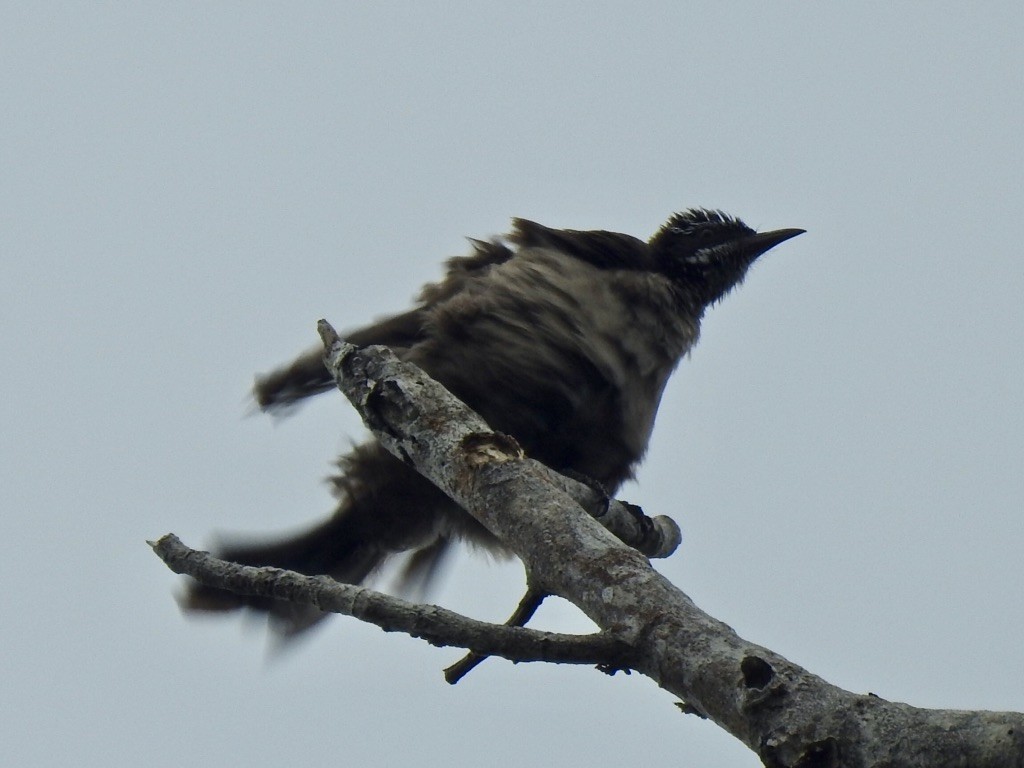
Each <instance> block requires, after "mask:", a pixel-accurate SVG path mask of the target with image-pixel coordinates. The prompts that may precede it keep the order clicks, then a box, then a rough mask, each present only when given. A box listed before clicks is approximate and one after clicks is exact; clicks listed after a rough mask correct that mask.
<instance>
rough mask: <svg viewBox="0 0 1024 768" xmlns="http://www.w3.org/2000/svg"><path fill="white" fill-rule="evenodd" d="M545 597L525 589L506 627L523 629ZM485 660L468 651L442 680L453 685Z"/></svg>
mask: <svg viewBox="0 0 1024 768" xmlns="http://www.w3.org/2000/svg"><path fill="white" fill-rule="evenodd" d="M545 597H547V594H546V593H545V592H541V591H540V590H536V589H533V588H527V590H526V594H525V595H523V599H522V600H520V601H519V605H518V606H516V610H515V612H514V613H513V614H512V615H511V616H509V618H508V621H506V622H505V626H506V627H525V626H526V623H527V622H528V621H529V620H530V619H532V618H533V614H534V613H536V612H537V609H538V608H540V604H541V603H543V602H544V598H545ZM486 658H487V654H484V653H477V652H476V651H470V652H469V653H467V654H466V655H465V656H463V657H462V658H461V659H460V660H459V661H457V662H455V663H454V664H452V665H451V666H450V667H448V668H447V669H446V670H445V671H444V679H445V681H447V682H448V683H449V684H450V685H455V684H456V683H457V682H459V680H461V679H462V678H464V677H465V676H466V675H468V674H469V673H470V672H472V671H473V669H474V668H476V666H477V664H479V663H480V662H482V661H483V660H484V659H486Z"/></svg>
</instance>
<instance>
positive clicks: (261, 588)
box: [149, 533, 630, 665]
mask: <svg viewBox="0 0 1024 768" xmlns="http://www.w3.org/2000/svg"><path fill="white" fill-rule="evenodd" d="M149 544H150V546H151V547H152V548H153V551H154V552H156V554H157V555H158V556H159V557H160V559H161V560H163V561H164V562H165V563H166V564H167V566H168V567H169V568H170V569H171V570H172V571H174V572H175V573H180V574H184V575H186V576H191V577H192V578H194V579H195V580H196V581H199V582H200V583H202V584H207V585H209V586H211V587H218V588H221V589H228V590H230V591H232V592H236V593H238V594H243V595H260V596H263V597H273V598H276V599H279V600H290V601H292V602H295V603H300V604H304V605H313V606H316V607H317V608H319V609H320V610H322V611H329V612H331V613H341V614H344V615H347V616H352V617H354V618H356V619H360V620H361V621H366V622H369V623H371V624H375V625H377V626H378V627H380V628H381V629H383V630H384V631H385V632H404V633H406V634H408V635H411V636H412V637H417V638H420V639H422V640H426V641H427V642H428V643H430V644H431V645H436V646H440V647H444V646H456V647H459V648H469V649H472V650H474V651H476V652H478V653H480V654H482V655H484V656H500V657H502V658H505V659H508V660H509V661H515V662H519V661H548V662H555V663H561V664H620V665H621V664H623V663H624V660H626V659H628V657H629V650H630V649H629V646H628V645H626V644H625V643H623V642H621V641H619V640H616V639H614V638H612V637H611V636H610V635H609V634H607V633H604V632H598V633H594V634H590V635H568V634H560V633H555V632H539V631H537V630H533V629H526V628H525V627H516V626H506V625H504V624H491V623H488V622H484V621H477V620H475V619H471V618H469V617H467V616H463V615H461V614H458V613H455V612H454V611H450V610H447V609H445V608H440V607H438V606H436V605H420V604H418V603H410V602H408V601H406V600H401V599H399V598H397V597H391V596H390V595H386V594H384V593H382V592H375V591H374V590H372V589H366V588H365V587H359V586H353V585H351V584H342V583H340V582H337V581H335V580H334V579H332V578H330V577H329V576H304V575H302V574H300V573H295V572H294V571H285V570H282V569H280V568H253V567H251V566H244V565H238V564H237V563H231V562H228V561H226V560H220V559H218V558H216V557H214V556H213V555H211V554H210V553H208V552H201V551H199V550H194V549H190V548H189V547H187V546H185V545H184V544H183V543H182V542H181V540H180V539H178V537H177V536H175V535H174V534H170V533H169V534H167V535H165V536H163V537H161V538H160V539H159V540H158V541H155V542H149Z"/></svg>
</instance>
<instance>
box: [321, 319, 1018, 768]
mask: <svg viewBox="0 0 1024 768" xmlns="http://www.w3.org/2000/svg"><path fill="white" fill-rule="evenodd" d="M320 333H321V338H323V340H324V343H325V346H326V347H327V354H326V356H325V360H326V362H327V365H328V368H329V369H330V370H331V371H332V373H333V374H334V375H335V378H336V380H337V382H338V386H339V388H340V389H341V390H342V391H343V392H344V393H345V394H346V395H347V396H348V397H349V399H350V400H351V401H352V403H353V405H355V407H356V409H357V410H358V411H359V412H360V414H361V415H362V416H363V419H364V421H365V422H366V423H367V425H368V426H369V427H370V429H371V430H373V432H374V434H375V435H376V436H377V437H378V439H379V440H380V441H381V442H382V443H383V444H384V445H385V447H387V448H388V450H390V451H391V452H392V453H394V454H395V455H396V456H399V457H400V458H402V459H404V460H405V461H407V462H409V463H411V464H412V465H413V466H415V467H416V469H417V470H418V471H419V472H420V473H421V474H423V475H425V476H426V477H429V478H430V479H431V480H432V481H433V482H434V483H435V484H436V485H437V486H438V487H439V488H441V489H442V490H444V491H445V492H446V493H447V494H448V495H449V496H451V497H452V498H453V499H455V500H456V501H457V502H458V503H459V504H461V505H462V506H463V507H464V508H465V509H466V510H467V511H469V512H470V514H472V515H473V516H474V517H476V518H477V519H478V520H480V521H481V523H483V524H484V525H485V526H486V527H487V528H488V529H489V530H491V531H492V532H493V533H494V534H495V535H496V536H498V537H499V538H500V539H501V540H502V542H503V543H504V544H505V545H506V546H508V547H509V548H511V549H512V550H513V551H514V552H515V553H516V554H517V555H519V557H520V558H521V559H522V560H523V562H524V563H525V564H526V567H527V571H528V573H529V577H530V584H531V586H532V587H534V588H537V589H542V590H545V591H549V592H551V593H553V594H558V595H561V596H562V597H565V598H566V599H568V600H570V601H571V602H573V603H575V604H576V605H577V606H578V607H579V608H580V609H582V610H583V612H584V613H586V614H587V616H589V617H590V618H591V619H592V620H593V621H594V622H595V623H596V624H597V625H598V626H599V627H601V628H602V629H604V630H605V631H607V632H609V633H611V634H613V635H614V636H615V637H617V638H619V639H620V640H622V641H624V642H626V643H628V644H629V645H631V646H632V647H633V651H634V654H635V655H634V656H633V661H632V664H631V666H633V668H634V669H637V670H639V671H641V672H642V673H644V674H646V675H647V676H649V677H651V678H652V679H653V680H655V681H656V682H657V683H658V684H659V685H660V686H661V687H663V688H665V689H666V690H668V691H671V692H672V693H674V694H676V695H677V696H679V697H680V699H682V700H683V701H684V702H685V706H686V708H687V711H690V712H694V713H697V714H700V715H701V716H703V717H707V718H709V719H711V720H713V721H714V722H716V723H717V724H718V725H720V726H721V727H722V728H724V729H725V730H727V731H728V732H729V733H731V734H733V735H734V736H735V737H736V738H738V739H740V740H741V741H742V742H743V743H744V744H746V745H748V746H749V747H750V748H751V749H752V750H754V751H755V752H756V753H757V754H758V755H759V756H760V757H761V759H762V760H763V761H764V763H765V765H768V766H771V768H782V766H794V768H795V767H796V766H821V768H828V767H831V766H880V765H887V766H908V767H909V766H921V767H922V768H924V767H925V766H927V767H928V768H941V767H942V766H953V765H956V766H962V765H970V766H972V767H973V768H1004V766H1007V765H1020V764H1024V715H1021V714H1017V713H1008V712H964V711H957V710H925V709H918V708H915V707H911V706H909V705H906V704H899V703H894V702H888V701H885V700H883V699H881V698H879V697H877V696H873V695H871V694H867V695H860V694H854V693H851V692H848V691H843V690H842V689H840V688H837V687H836V686H833V685H830V684H829V683H827V682H825V681H824V680H822V679H821V678H819V677H817V676H816V675H813V674H811V673H810V672H808V671H807V670H804V669H802V668H801V667H799V666H797V665H796V664H793V663H792V662H790V661H788V660H787V659H785V658H783V657H782V656H780V655H778V654H776V653H773V652H771V651H769V650H768V649H766V648H762V647H760V646H757V645H755V644H754V643H751V642H749V641H747V640H744V639H743V638H741V637H739V636H738V635H737V634H736V633H735V632H734V631H733V630H732V629H731V628H730V627H729V626H727V625H726V624H724V623H723V622H721V621H718V620H717V619H715V618H713V617H711V616H709V615H708V614H706V613H704V612H703V611H701V610H700V609H699V608H697V606H696V605H694V603H693V601H692V600H690V598H689V597H687V596H686V595H685V594H684V593H683V592H682V591H680V590H679V589H677V588H676V587H675V586H673V585H672V584H671V583H669V582H668V581H667V580H666V579H665V578H664V577H662V576H661V575H660V574H658V573H657V572H656V571H654V570H653V569H652V568H651V566H650V563H649V562H648V561H647V560H646V558H644V557H643V556H642V555H641V554H640V553H638V552H637V551H635V550H633V549H630V548H629V547H626V546H623V545H622V544H621V543H620V542H619V541H618V540H617V539H616V538H615V537H613V536H611V535H609V534H608V533H607V532H606V531H605V530H604V529H603V528H602V527H601V526H600V525H598V524H597V523H595V522H594V520H592V519H591V518H589V517H587V516H585V515H581V514H580V513H579V507H578V506H577V505H576V504H575V503H574V502H573V501H572V500H571V499H570V498H568V497H567V495H566V494H565V493H564V491H563V490H562V489H561V488H560V487H559V486H558V485H557V484H556V483H553V482H551V473H550V471H548V470H546V468H543V467H541V466H540V465H538V464H537V463H536V462H531V461H529V460H527V459H525V458H524V457H523V455H522V452H521V451H520V450H519V449H518V446H517V445H516V444H515V442H514V441H513V440H511V438H508V437H505V436H503V435H499V434H496V433H494V432H491V431H490V430H489V429H488V428H487V425H486V424H484V423H483V421H482V420H481V419H480V418H479V417H478V416H477V415H476V414H474V413H473V412H472V411H470V410H468V409H467V408H466V407H465V406H463V405H462V404H461V403H460V402H459V401H458V400H456V399H455V398H454V397H453V396H452V395H451V394H450V393H448V392H447V390H445V389H444V388H443V387H441V386H440V385H438V384H436V383H435V382H433V381H431V380H430V379H429V378H428V377H426V376H425V375H424V374H422V372H420V371H418V369H416V368H415V367H414V366H411V365H408V364H405V363H402V362H400V361H399V360H397V358H395V357H394V355H393V354H391V353H390V352H389V351H388V350H385V349H381V348H372V347H368V348H366V349H356V348H354V347H352V346H351V345H349V344H346V343H344V342H343V341H341V340H340V339H338V337H337V335H336V334H335V333H334V331H333V329H331V327H330V326H329V325H328V324H327V323H326V322H324V321H321V324H320Z"/></svg>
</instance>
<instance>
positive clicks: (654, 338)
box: [184, 209, 803, 633]
mask: <svg viewBox="0 0 1024 768" xmlns="http://www.w3.org/2000/svg"><path fill="white" fill-rule="evenodd" d="M802 231H803V230H799V229H786V230H779V231H776V232H766V233H761V234H758V233H756V232H754V230H752V229H750V228H749V227H747V226H746V225H745V224H743V223H742V222H741V221H739V220H738V219H735V218H732V217H729V216H726V215H725V214H723V213H720V212H718V211H707V210H702V209H697V210H690V211H686V212H683V213H678V214H676V215H674V216H672V218H670V219H669V220H668V222H667V223H666V224H665V225H664V226H663V227H662V228H661V229H660V230H659V231H658V232H657V233H656V234H655V235H654V236H653V237H652V238H651V239H650V241H649V242H647V243H645V242H643V241H642V240H638V239H637V238H635V237H631V236H629V235H624V234H619V233H615V232H605V231H588V232H577V231H574V230H558V229H549V228H548V227H544V226H542V225H540V224H536V223H534V222H532V221H526V220H524V219H516V220H514V222H513V230H512V233H511V234H510V235H509V236H508V237H507V238H506V240H505V241H504V242H502V241H491V242H483V241H479V240H473V241H471V242H472V246H473V251H472V253H471V254H470V255H468V256H464V257H460V258H454V259H451V260H449V262H448V264H447V267H448V271H447V274H446V276H445V278H444V280H442V281H441V282H439V283H435V284H431V285H428V286H426V287H425V288H424V289H423V291H422V292H421V294H420V297H419V301H418V302H417V304H416V306H415V307H414V308H413V309H411V310H409V311H408V312H405V313H403V314H399V315H393V316H391V317H388V318H385V319H383V320H380V321H378V322H377V323H374V324H373V325H370V326H366V327H364V328H360V329H358V330H355V331H352V332H350V333H348V334H346V336H345V338H346V339H348V340H349V341H351V342H352V343H354V344H357V345H360V346H363V345H369V344H384V345H387V346H389V347H392V348H393V349H394V350H395V351H396V353H398V354H399V355H400V356H401V357H403V358H404V359H406V360H409V361H411V362H414V363H416V364H417V365H419V366H420V367H422V368H423V369H424V370H425V371H426V372H427V373H429V374H430V375H431V376H432V377H434V378H435V379H437V380H438V381H440V382H441V383H442V384H444V385H445V386H446V387H447V388H448V389H449V390H451V391H452V392H453V393H454V394H455V395H457V396H458V397H459V398H461V399H462V400H463V401H464V402H466V403H467V404H468V405H469V406H470V407H472V408H473V409H474V410H476V411H477V412H478V413H479V414H480V415H481V416H483V417H484V419H486V420H487V422H488V423H489V424H490V425H491V426H492V427H493V428H494V429H496V430H499V431H502V432H506V433H508V434H511V435H513V436H514V437H515V438H516V439H517V440H518V441H519V443H520V444H521V445H522V446H523V448H524V449H525V451H526V453H527V454H528V455H529V456H531V457H532V458H534V459H537V460H538V461H541V462H543V463H544V464H546V465H548V466H549V467H551V468H553V469H555V470H559V471H570V472H573V473H576V474H578V475H584V476H586V477H589V478H592V479H593V480H595V481H597V482H598V483H600V484H602V485H603V486H604V487H605V488H606V489H608V491H609V492H614V491H615V490H616V489H617V488H618V487H619V485H620V484H621V483H622V482H623V481H624V480H626V479H627V478H629V477H630V476H631V475H632V472H633V469H634V467H635V466H636V464H637V463H638V462H639V461H640V459H641V458H642V457H643V455H644V452H645V450H646V448H647V443H648V440H649V438H650V434H651V429H652V428H653V425H654V416H655V413H656V411H657V408H658V403H659V401H660V399H661V393H662V390H663V388H664V386H665V383H666V381H667V379H668V377H669V375H670V374H671V372H672V370H673V369H674V368H675V366H676V364H677V363H678V362H679V360H680V359H681V358H682V357H683V355H685V354H686V353H687V352H688V351H689V350H690V348H691V347H692V346H693V345H694V343H695V342H696V341H697V337H698V334H699V329H700V320H701V317H702V315H703V313H704V310H705V308H706V307H707V306H709V305H710V304H713V303H714V302H716V301H718V300H719V299H720V298H722V297H723V296H724V295H725V294H726V293H727V292H728V291H729V290H730V289H731V288H732V287H733V286H735V285H737V284H738V283H739V282H740V281H742V279H743V277H744V275H745V274H746V271H747V268H748V267H749V266H750V265H751V264H752V263H753V261H754V260H755V259H756V258H757V257H758V256H759V255H761V254H762V253H764V252H765V251H767V250H768V249H770V248H772V247H773V246H775V245H777V244H778V243H781V242H782V241H784V240H787V239H789V238H791V237H794V236H795V235H798V234H800V233H801V232H802ZM331 388H333V381H332V380H331V378H330V377H329V375H328V374H327V371H326V370H325V368H324V366H323V362H322V350H320V349H315V350H311V351H310V352H308V353H306V354H305V355H303V356H301V357H300V358H298V359H297V360H296V361H295V362H294V363H292V364H291V365H289V366H287V367H285V368H282V369H280V370H278V371H275V372H273V373H271V374H269V375H267V376H265V377H262V378H259V379H257V382H256V386H255V390H254V393H255V397H256V400H257V402H258V403H259V405H260V407H261V408H263V409H264V410H268V411H277V410H281V409H285V408H288V407H289V406H293V405H295V404H296V403H298V402H299V401H300V400H302V399H303V398H306V397H309V396H311V395H315V394H317V393H320V392H324V391H326V390H328V389H331ZM339 467H340V470H341V471H340V473H339V474H338V475H337V476H336V477H335V478H334V479H333V484H334V488H335V491H336V494H337V496H338V498H339V507H338V511H337V512H336V513H335V514H334V515H333V516H332V517H331V518H330V519H328V520H326V521H325V522H323V523H321V524H320V525H318V526H316V527H315V528H313V529H312V530H310V531H309V532H308V533H305V534H303V535H300V536H298V537H295V538H292V539H287V540H284V541H278V542H273V543H269V544H257V543H249V542H247V543H238V544H235V545H231V544H229V545H227V546H225V547H223V548H222V549H221V550H220V552H219V553H218V554H220V555H221V556H223V557H225V558H226V559H229V560H233V561H235V562H239V563H244V564H247V565H273V566H277V567H280V568H288V569H291V570H296V571H300V572H302V573H308V574H329V575H331V576H333V577H334V578H336V579H338V580H340V581H344V582H349V583H359V582H361V581H362V580H363V579H365V578H366V576H367V575H369V573H370V572H372V571H373V570H374V569H375V568H376V567H377V566H378V565H380V564H381V563H382V562H383V561H384V560H385V559H386V558H387V557H388V556H389V555H392V554H395V553H398V552H413V553H414V554H413V555H412V558H411V559H410V561H409V563H408V564H407V566H406V570H405V572H404V577H405V584H406V586H408V587H424V586H425V585H426V584H427V583H428V582H429V580H430V578H431V577H432V576H433V575H434V573H435V572H436V569H437V564H438V563H439V562H440V560H441V558H442V557H443V556H444V554H445V552H446V551H447V549H448V547H449V545H450V543H451V542H452V541H453V540H456V539H468V540H470V541H474V542H476V543H479V544H482V545H483V546H486V547H489V548H492V549H494V550H498V551H500V549H501V547H500V545H499V543H498V542H497V541H496V540H495V539H494V538H493V537H491V535H490V534H489V533H488V532H487V531H486V530H484V528H483V527H482V526H480V525H479V523H477V522H476V521H475V520H474V519H473V518H471V517H470V516H469V515H468V514H466V513H465V512H463V511H462V510H461V509H460V508H459V507H458V506H456V505H455V504H454V503H453V502H452V501H450V500H449V499H448V498H447V497H446V496H445V495H444V494H442V493H441V492H440V491H438V490H437V489H436V488H435V487H434V486H433V485H432V484H431V483H429V482H428V481H427V480H425V479H423V478H422V477H420V476H419V475H418V474H416V472H415V471H413V470H412V469H410V468H408V467H406V466H405V465H403V464H402V463H401V462H399V461H398V460H396V459H394V458H393V457H392V456H391V455H390V454H388V453H387V452H386V451H384V449H383V448H381V447H380V446H379V444H378V443H377V442H376V441H374V440H370V441H368V442H366V443H364V444H362V445H360V446H358V447H357V448H356V449H355V450H353V451H352V452H351V453H349V454H347V455H346V456H343V457H342V458H341V460H340V461H339ZM184 604H185V606H186V607H187V608H191V609H198V610H227V609H231V608H238V607H242V606H246V605H247V606H250V607H254V608H257V609H262V610H266V611H269V612H270V613H271V615H272V616H274V617H276V618H277V619H279V621H278V623H277V626H278V628H279V629H281V630H282V631H283V632H285V633H293V632H296V631H298V630H301V629H303V628H305V627H306V626H309V625H310V624H312V623H313V622H315V621H316V620H317V619H318V618H319V617H320V615H321V614H318V613H316V612H315V611H312V610H311V609H304V608H299V607H297V606H294V605H291V604H285V603H275V602H273V601H268V600H263V599H258V598H247V597H239V596H236V595H232V594H229V593H227V592H223V591H219V590H214V589H210V588H207V587H203V586H200V585H196V584H193V585H192V586H191V587H190V590H189V592H188V594H187V595H186V598H185V600H184Z"/></svg>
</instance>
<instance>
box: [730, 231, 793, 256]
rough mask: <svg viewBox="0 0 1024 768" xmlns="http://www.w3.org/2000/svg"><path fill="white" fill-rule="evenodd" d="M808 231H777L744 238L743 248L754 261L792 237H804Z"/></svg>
mask: <svg viewBox="0 0 1024 768" xmlns="http://www.w3.org/2000/svg"><path fill="white" fill-rule="evenodd" d="M806 231H807V230H806V229H776V230H775V231H773V232H758V233H757V234H754V235H750V236H749V237H745V238H743V248H744V250H745V251H746V252H747V254H748V255H749V256H750V259H751V261H753V260H754V259H756V258H757V257H758V256H760V255H761V254H762V253H764V252H765V251H769V250H771V249H772V248H774V247H775V246H776V245H778V244H779V243H782V242H785V241H786V240H789V239H790V238H791V237H796V236H797V235H802V234H803V233H804V232H806Z"/></svg>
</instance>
